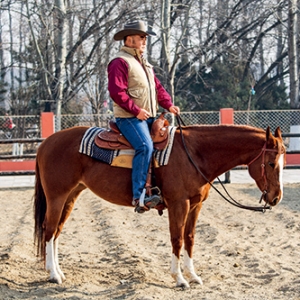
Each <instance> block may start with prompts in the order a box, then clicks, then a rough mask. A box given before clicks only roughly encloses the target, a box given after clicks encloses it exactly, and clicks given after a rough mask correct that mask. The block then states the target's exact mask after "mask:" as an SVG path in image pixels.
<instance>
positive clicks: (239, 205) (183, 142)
mask: <svg viewBox="0 0 300 300" xmlns="http://www.w3.org/2000/svg"><path fill="white" fill-rule="evenodd" d="M176 119H177V123H178V126H179V130H180V136H181V140H182V144H183V146H184V149H185V152H186V154H187V156H188V158H189V160H190V161H191V163H192V164H193V166H194V167H195V168H196V170H197V171H198V173H200V174H201V176H202V177H203V178H204V179H205V180H206V181H207V183H209V185H210V186H211V187H212V188H213V189H214V190H215V191H216V192H217V193H218V194H219V195H220V196H221V197H222V198H223V199H224V200H226V201H227V202H228V203H230V204H232V205H233V206H236V207H238V208H242V209H246V210H252V211H259V212H263V213H264V212H265V211H266V210H267V209H270V210H271V209H272V208H271V207H270V206H267V203H266V204H265V205H264V206H258V207H256V206H247V205H243V204H241V203H239V202H237V201H236V200H235V199H233V198H232V197H231V196H230V195H229V193H228V191H227V189H226V188H225V186H224V184H223V183H222V182H221V180H220V178H219V177H217V179H218V182H219V183H220V184H221V186H222V188H223V190H224V191H225V193H226V194H227V196H228V198H227V197H226V196H224V195H223V194H222V192H220V191H219V190H218V189H217V188H216V187H215V186H214V185H213V184H212V183H211V182H210V181H209V180H208V179H207V177H206V176H205V175H204V174H203V172H201V170H200V169H199V168H198V166H197V165H196V163H195V162H194V160H193V159H192V157H191V155H190V153H189V151H188V148H187V146H186V143H185V140H184V136H183V133H182V127H181V124H182V125H184V126H185V124H184V122H183V120H182V118H181V117H180V115H178V114H177V115H176ZM266 151H275V150H271V149H266V143H265V145H264V146H263V149H262V150H261V152H260V153H259V154H258V155H257V156H256V157H255V158H254V159H253V160H252V161H251V162H250V163H249V164H248V166H249V165H250V164H252V163H253V162H254V161H256V160H257V159H258V158H259V157H260V156H261V155H262V164H261V168H262V177H263V178H264V181H265V189H264V191H263V193H262V195H261V198H260V201H259V203H261V201H262V200H263V199H264V198H265V196H266V194H267V178H266V174H265V164H264V158H265V156H264V154H265V152H266Z"/></svg>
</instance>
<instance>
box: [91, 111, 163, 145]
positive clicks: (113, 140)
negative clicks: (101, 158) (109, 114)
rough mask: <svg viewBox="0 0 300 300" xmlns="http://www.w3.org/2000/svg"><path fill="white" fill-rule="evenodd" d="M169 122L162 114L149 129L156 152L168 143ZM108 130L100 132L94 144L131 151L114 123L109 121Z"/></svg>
mask: <svg viewBox="0 0 300 300" xmlns="http://www.w3.org/2000/svg"><path fill="white" fill-rule="evenodd" d="M168 126H169V122H168V120H167V119H166V118H165V117H164V113H162V114H161V115H160V116H159V117H158V118H157V119H156V120H155V121H154V122H153V125H152V128H151V132H150V135H151V138H152V140H153V144H154V148H155V149H156V150H163V149H164V148H165V147H166V146H167V145H168V141H169V131H168ZM109 127H110V128H109V129H107V130H102V131H101V132H100V133H99V134H97V135H96V137H95V144H96V145H97V146H98V147H100V148H104V149H113V150H116V149H122V150H124V149H132V146H131V144H130V143H129V142H128V140H127V139H126V138H125V137H124V136H123V135H122V133H121V132H120V130H119V128H118V126H117V124H116V122H115V121H113V120H110V121H109Z"/></svg>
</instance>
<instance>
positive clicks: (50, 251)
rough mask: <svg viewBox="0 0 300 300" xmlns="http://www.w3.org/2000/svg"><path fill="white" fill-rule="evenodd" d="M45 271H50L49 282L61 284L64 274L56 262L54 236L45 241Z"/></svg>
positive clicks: (56, 243)
mask: <svg viewBox="0 0 300 300" xmlns="http://www.w3.org/2000/svg"><path fill="white" fill-rule="evenodd" d="M45 251H46V253H45V256H46V266H45V268H46V271H48V272H49V273H50V279H49V281H50V282H54V283H58V284H61V283H62V282H63V280H64V279H65V276H64V274H63V273H62V271H61V270H60V267H59V264H58V241H57V239H56V240H54V236H52V238H51V239H50V240H49V242H46V248H45Z"/></svg>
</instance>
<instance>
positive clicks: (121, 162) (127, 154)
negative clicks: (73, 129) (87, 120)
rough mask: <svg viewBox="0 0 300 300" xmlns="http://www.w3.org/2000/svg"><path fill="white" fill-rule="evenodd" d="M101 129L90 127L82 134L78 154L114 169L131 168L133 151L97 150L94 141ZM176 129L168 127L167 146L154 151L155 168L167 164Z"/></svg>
mask: <svg viewBox="0 0 300 300" xmlns="http://www.w3.org/2000/svg"><path fill="white" fill-rule="evenodd" d="M103 130H104V129H103V128H99V127H90V128H89V129H87V131H86V132H85V133H84V135H83V138H82V140H81V143H80V147H79V152H80V153H82V154H85V155H88V156H90V157H92V158H94V159H96V160H100V161H102V162H105V163H107V164H110V165H112V166H116V167H123V168H132V159H133V156H134V150H133V149H128V150H110V149H103V148H99V147H98V146H97V145H96V144H95V142H94V140H95V137H96V135H97V134H98V133H99V132H101V131H103ZM175 131H176V127H174V126H173V127H172V126H170V127H169V133H170V139H169V144H168V145H167V147H166V148H165V149H163V150H160V151H158V150H155V151H154V158H155V160H156V162H155V166H156V167H159V166H165V165H167V164H168V161H169V157H170V154H171V151H172V147H173V141H174V136H175Z"/></svg>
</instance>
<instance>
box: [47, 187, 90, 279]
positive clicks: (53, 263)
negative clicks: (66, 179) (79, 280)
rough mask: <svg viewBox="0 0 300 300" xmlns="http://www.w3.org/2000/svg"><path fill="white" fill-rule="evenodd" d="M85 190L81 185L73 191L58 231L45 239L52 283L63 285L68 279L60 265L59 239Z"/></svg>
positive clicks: (62, 214)
mask: <svg viewBox="0 0 300 300" xmlns="http://www.w3.org/2000/svg"><path fill="white" fill-rule="evenodd" d="M85 188H86V187H85V186H83V185H79V186H77V187H76V188H75V189H73V190H72V191H71V193H70V194H69V196H68V197H67V201H66V203H65V205H64V207H63V210H62V213H61V217H60V220H59V222H58V226H57V229H56V231H55V232H53V234H52V237H51V238H50V239H49V240H48V241H47V239H45V240H46V246H45V251H46V253H45V254H46V255H45V256H46V257H45V258H46V271H48V272H49V273H50V279H49V281H50V282H53V283H58V284H61V283H62V282H63V281H64V280H65V279H66V278H65V275H64V273H63V272H62V270H61V268H60V265H59V259H58V237H59V235H60V233H61V231H62V229H63V226H64V224H65V222H66V221H67V219H68V217H69V216H70V214H71V212H72V209H73V206H74V203H75V201H76V199H77V198H78V196H79V194H80V193H81V192H82V191H83V190H84V189H85ZM46 227H47V226H46Z"/></svg>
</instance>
